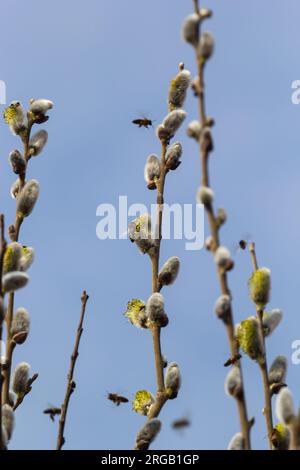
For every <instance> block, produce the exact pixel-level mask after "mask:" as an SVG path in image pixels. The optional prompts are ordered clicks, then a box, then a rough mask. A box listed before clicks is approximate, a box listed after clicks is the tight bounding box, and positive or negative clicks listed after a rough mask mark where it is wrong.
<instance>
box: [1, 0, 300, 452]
mask: <svg viewBox="0 0 300 470" xmlns="http://www.w3.org/2000/svg"><path fill="white" fill-rule="evenodd" d="M206 6H208V7H210V8H212V9H213V10H214V17H213V19H212V20H210V21H209V22H207V23H206V25H205V27H206V29H207V30H209V31H211V32H213V34H214V36H215V39H216V52H215V55H214V58H213V59H212V60H211V61H210V64H209V66H208V68H207V75H206V83H207V109H208V114H209V115H212V116H214V117H215V119H216V126H215V128H214V138H215V151H214V153H213V155H212V156H211V177H212V183H213V187H214V190H215V193H216V202H217V204H218V205H220V206H224V207H225V208H226V210H227V212H228V215H229V218H228V223H227V224H226V226H225V227H224V229H223V232H222V239H223V242H224V243H225V244H226V245H227V246H228V247H229V248H231V249H232V248H233V247H234V246H235V245H236V243H237V241H238V240H239V239H240V238H242V237H244V236H245V235H246V234H251V237H252V238H253V239H254V240H255V241H256V243H257V251H258V260H259V263H260V264H261V265H264V266H268V267H269V268H270V269H271V271H272V280H273V292H272V301H271V306H272V307H279V308H282V309H283V311H284V320H283V322H282V324H281V326H280V328H278V331H276V332H275V333H274V335H273V336H272V337H271V338H270V339H269V340H268V356H269V361H271V360H273V359H274V357H275V356H276V355H277V354H285V355H286V356H287V357H288V359H289V372H288V384H289V385H290V387H291V389H292V390H294V391H295V392H296V391H297V390H298V389H299V385H300V379H299V373H300V365H299V366H296V365H293V364H292V363H291V361H290V357H291V353H292V349H291V344H292V342H293V341H294V340H296V339H300V326H299V305H298V300H299V297H298V296H299V287H300V284H299V276H298V272H299V267H298V258H299V256H298V251H297V250H298V234H299V230H300V215H299V199H300V187H299V181H298V177H297V174H298V172H299V169H300V165H299V155H298V152H299V148H300V134H299V120H300V106H295V105H293V104H292V103H291V94H292V90H291V83H292V81H293V80H296V79H299V78H300V76H299V74H300V72H299V52H298V51H299V45H300V36H299V24H298V17H299V13H300V5H299V2H297V1H296V0H288V1H287V2H285V5H284V6H283V5H282V2H280V1H279V0H265V1H264V2H261V1H258V0H252V1H251V2H248V3H247V8H245V4H244V2H240V1H239V0H227V1H226V2H218V1H216V0H208V2H207V4H206ZM191 11H192V1H189V0H185V1H180V0H165V1H164V2H162V1H161V0H152V1H151V2H146V1H144V2H141V1H140V0H131V2H129V3H128V2H124V1H121V0H119V1H115V2H109V1H103V0H101V1H99V0H98V1H96V0H88V1H85V2H82V1H78V0H76V1H71V0H65V1H64V2H60V1H58V0H53V1H52V2H43V3H42V2H39V1H37V0H28V1H27V2H20V1H16V0H11V1H10V2H6V4H5V5H4V6H3V8H2V51H3V54H2V56H1V75H0V79H1V80H4V81H5V82H6V86H7V101H8V102H9V101H11V100H13V99H18V100H20V101H22V102H23V103H24V104H25V103H26V102H27V101H28V99H29V98H32V97H34V98H39V97H45V98H49V99H52V100H53V101H54V102H55V108H54V109H53V111H51V118H50V120H49V122H48V123H47V124H46V125H45V128H46V129H47V130H48V132H49V141H48V144H47V147H46V149H45V151H44V152H43V155H41V156H40V157H38V158H36V159H34V160H33V161H32V162H31V164H30V168H29V175H28V176H29V177H30V178H31V177H32V178H37V179H38V180H39V182H40V185H41V195H40V200H39V201H38V204H37V206H36V208H35V210H34V213H33V214H32V216H31V217H30V219H28V220H26V223H25V224H24V227H22V236H21V241H22V242H23V243H24V244H27V245H32V246H34V247H35V250H36V261H35V263H34V266H33V267H32V268H31V270H30V276H31V282H30V285H29V286H28V287H27V288H26V289H24V290H22V291H21V292H20V293H18V295H17V301H16V306H24V307H26V308H28V310H29V311H30V313H31V319H32V328H31V333H30V337H29V339H28V340H27V342H26V343H25V344H24V345H23V346H20V347H19V348H17V350H16V353H15V355H14V360H15V363H17V362H19V361H27V362H29V363H30V364H31V366H32V372H39V374H40V376H39V379H38V381H36V382H35V384H34V387H33V391H32V393H31V395H30V396H29V397H27V398H26V401H25V402H24V404H23V405H22V407H20V409H19V410H18V411H17V416H16V420H17V424H16V430H15V433H14V438H13V441H12V443H11V448H12V449H52V448H54V447H55V442H56V434H57V423H56V424H53V423H51V422H50V420H49V419H48V418H47V417H46V416H44V415H43V414H42V410H43V409H44V408H45V407H46V406H47V404H48V402H50V403H53V404H55V405H59V404H60V403H61V401H62V399H63V395H64V391H65V384H66V373H67V368H68V364H69V356H70V353H71V350H72V347H73V342H74V334H75V330H76V326H77V322H78V316H79V310H80V294H81V291H82V289H83V288H85V289H86V290H87V291H88V293H89V294H90V301H89V304H88V309H87V318H86V323H85V331H84V334H83V337H82V343H81V347H80V356H79V359H78V365H77V368H76V382H77V388H76V392H75V393H74V395H73V396H72V400H71V405H70V409H69V416H68V422H67V427H66V446H65V448H66V449H78V448H81V449H99V448H100V449H118V448H119V449H127V448H129V449H130V448H132V445H133V441H134V436H135V434H136V432H137V430H138V429H139V427H140V426H141V425H142V423H143V418H142V417H140V416H138V415H135V414H134V413H133V412H132V411H131V409H130V405H124V406H121V407H119V408H116V407H115V406H114V405H113V404H112V403H110V402H108V401H107V400H106V393H107V392H108V391H116V392H119V393H122V394H125V395H127V396H128V397H130V398H132V396H133V394H134V392H135V391H136V390H138V389H141V388H148V389H150V390H152V391H153V392H154V391H155V373H154V364H153V357H152V346H151V338H150V335H149V334H147V332H145V331H138V330H136V329H134V328H133V327H131V326H130V325H129V324H128V322H127V321H126V320H125V319H124V317H123V316H122V313H123V312H124V310H125V307H126V303H127V301H128V300H129V299H131V298H133V297H139V298H143V299H147V297H148V296H149V293H150V290H151V272H150V264H149V260H148V259H147V258H146V257H143V256H142V255H140V254H139V252H138V250H137V249H136V247H135V246H134V245H132V244H131V243H130V242H129V241H128V240H127V241H126V240H110V241H100V240H98V239H97V237H96V224H97V222H98V219H97V217H96V208H97V206H98V205H99V204H101V203H112V204H116V203H117V201H118V197H119V195H127V196H128V201H129V203H134V202H141V203H146V204H150V203H151V202H153V197H154V193H153V192H150V191H148V190H147V188H146V186H145V183H144V180H143V168H144V163H145V160H146V157H147V156H148V155H149V154H150V153H152V152H158V151H159V143H158V141H157V139H156V137H155V134H154V132H153V130H152V129H149V130H145V129H137V128H136V127H134V126H133V125H132V124H131V120H132V119H133V118H135V117H138V116H139V115H141V114H146V115H147V116H150V117H151V118H152V119H154V120H156V121H157V122H159V121H160V120H161V119H162V118H163V117H164V115H165V113H166V93H167V88H168V83H169V80H170V79H171V78H172V77H173V76H174V75H175V74H176V71H177V67H178V63H179V62H180V61H183V62H184V63H185V65H186V68H189V69H190V70H191V71H192V72H193V73H195V63H194V57H193V52H192V50H191V48H190V47H189V46H188V45H186V44H184V43H183V42H182V40H181V37H180V27H181V23H182V20H183V18H184V17H185V16H186V15H187V14H189V13H190V12H191ZM2 108H3V106H2ZM186 110H187V112H188V119H189V120H192V119H194V118H196V117H197V114H196V102H195V100H194V98H193V97H192V96H191V95H189V97H188V100H187V103H186ZM178 137H179V139H180V140H181V141H182V144H183V146H184V155H183V158H182V160H183V163H182V165H181V166H180V167H179V169H178V170H177V171H176V172H173V173H172V174H170V176H168V179H167V184H166V201H167V202H170V203H171V202H180V203H189V202H194V201H195V193H196V189H197V187H198V186H199V178H200V168H199V161H198V151H197V147H196V145H195V143H194V142H192V141H190V140H188V139H187V138H186V136H185V132H184V129H182V130H181V131H180V133H179V134H178ZM0 142H1V153H2V159H1V164H0V165H1V167H0V169H1V187H0V200H1V211H3V212H4V213H5V215H6V220H7V224H8V223H11V222H12V221H13V216H14V202H13V201H12V200H11V198H10V196H9V188H10V186H11V183H12V182H13V181H14V175H12V173H11V171H10V168H9V165H8V163H7V157H8V154H9V152H10V151H11V150H12V149H13V148H18V147H19V142H18V139H17V138H16V137H14V136H12V135H11V134H10V133H9V130H8V129H7V127H6V126H5V125H4V124H2V125H1V126H0ZM206 230H207V229H206ZM173 255H177V256H179V257H180V259H181V272H180V275H179V277H178V280H177V282H176V284H175V285H174V286H172V287H170V288H168V289H166V290H165V292H164V295H165V301H166V309H167V311H168V314H169V317H170V325H169V326H168V328H166V329H165V330H164V331H163V335H162V344H163V351H164V353H165V354H166V355H167V357H168V358H169V359H170V360H172V361H177V362H178V363H179V364H180V367H181V371H182V376H183V385H182V390H181V393H180V395H179V398H178V399H177V400H174V401H172V402H169V403H168V404H167V405H166V406H165V408H164V410H163V413H162V415H161V418H162V421H163V429H162V431H161V433H160V435H159V437H158V438H157V440H156V442H155V448H157V449H166V448H167V449H213V448H225V447H226V446H227V443H228V441H229V440H230V438H231V436H232V435H233V434H234V433H235V432H237V431H238V418H237V414H236V408H235V403H234V402H233V400H231V399H230V398H228V397H226V396H225V394H224V390H223V383H224V378H225V375H226V370H224V368H223V366H222V364H223V363H224V360H226V359H227V357H228V346H227V341H226V338H225V332H224V329H223V327H222V325H221V324H220V323H219V322H218V321H217V319H216V318H215V315H214V313H213V307H212V306H213V304H214V301H215V299H216V297H217V295H218V292H219V291H218V285H217V280H216V276H215V269H214V266H213V263H212V260H211V257H210V255H209V253H206V252H205V251H204V250H201V251H199V252H192V251H186V250H185V248H184V241H182V240H176V241H166V242H164V243H163V245H162V253H161V261H162V262H164V261H165V260H166V259H167V258H168V257H169V256H173ZM235 262H236V268H235V270H234V271H233V272H232V273H230V285H231V288H232V291H233V295H234V313H235V318H236V321H239V320H242V319H244V318H245V317H247V316H249V315H251V314H252V313H253V306H252V304H251V302H250V300H249V298H248V293H247V279H248V277H249V275H250V272H251V265H250V260H249V257H248V256H247V255H246V254H245V253H238V254H237V255H236V257H235ZM243 364H244V375H245V381H246V394H247V401H248V407H249V415H250V416H253V415H254V416H255V418H256V424H255V427H254V429H253V445H254V447H255V448H266V447H267V442H266V430H265V426H264V421H263V417H262V414H261V409H262V406H263V402H262V387H261V380H260V376H259V371H258V368H257V366H256V365H255V364H254V363H251V362H250V361H249V360H248V359H247V358H245V359H244V360H243ZM299 398H300V397H297V396H296V397H295V400H296V402H297V404H299ZM185 415H187V416H189V417H190V419H191V421H192V426H191V427H190V428H189V429H187V430H186V431H185V432H184V433H181V434H180V433H175V432H174V431H173V430H171V428H170V423H171V422H172V420H173V419H176V418H179V417H182V416H185Z"/></svg>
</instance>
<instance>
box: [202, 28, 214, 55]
mask: <svg viewBox="0 0 300 470" xmlns="http://www.w3.org/2000/svg"><path fill="white" fill-rule="evenodd" d="M214 47H215V41H214V38H213V36H212V34H211V33H208V32H206V31H205V32H204V33H202V34H201V38H200V41H199V54H200V56H201V57H202V58H203V59H204V60H208V59H209V58H210V57H211V56H212V55H213V52H214Z"/></svg>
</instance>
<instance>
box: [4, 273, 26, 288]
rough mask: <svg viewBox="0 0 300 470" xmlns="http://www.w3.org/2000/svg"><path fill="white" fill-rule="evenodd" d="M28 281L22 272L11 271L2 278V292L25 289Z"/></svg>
mask: <svg viewBox="0 0 300 470" xmlns="http://www.w3.org/2000/svg"><path fill="white" fill-rule="evenodd" d="M28 281H29V277H28V275H27V274H26V273H23V272H22V271H11V272H9V273H7V274H4V276H3V278H2V286H3V290H4V292H6V293H8V292H15V291H16V290H18V289H22V287H25V286H26V284H27V283H28Z"/></svg>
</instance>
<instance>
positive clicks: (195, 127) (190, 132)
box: [186, 120, 201, 142]
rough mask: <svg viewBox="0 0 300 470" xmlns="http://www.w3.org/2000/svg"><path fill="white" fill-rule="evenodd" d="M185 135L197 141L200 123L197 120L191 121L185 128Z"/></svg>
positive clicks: (199, 133)
mask: <svg viewBox="0 0 300 470" xmlns="http://www.w3.org/2000/svg"><path fill="white" fill-rule="evenodd" d="M186 133H187V136H188V137H191V138H192V139H195V140H196V141H197V142H198V140H199V139H200V135H201V124H200V122H199V121H196V120H195V121H191V122H190V123H189V125H188V127H187V130H186Z"/></svg>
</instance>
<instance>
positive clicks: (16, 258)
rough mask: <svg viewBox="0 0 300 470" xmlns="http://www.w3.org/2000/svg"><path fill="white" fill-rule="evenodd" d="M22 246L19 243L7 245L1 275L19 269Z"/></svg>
mask: <svg viewBox="0 0 300 470" xmlns="http://www.w3.org/2000/svg"><path fill="white" fill-rule="evenodd" d="M21 256H22V246H21V245H20V243H17V242H12V243H10V244H9V245H7V247H6V250H5V253H4V258H3V274H6V273H8V272H11V271H18V270H19V269H20V260H21Z"/></svg>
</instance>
